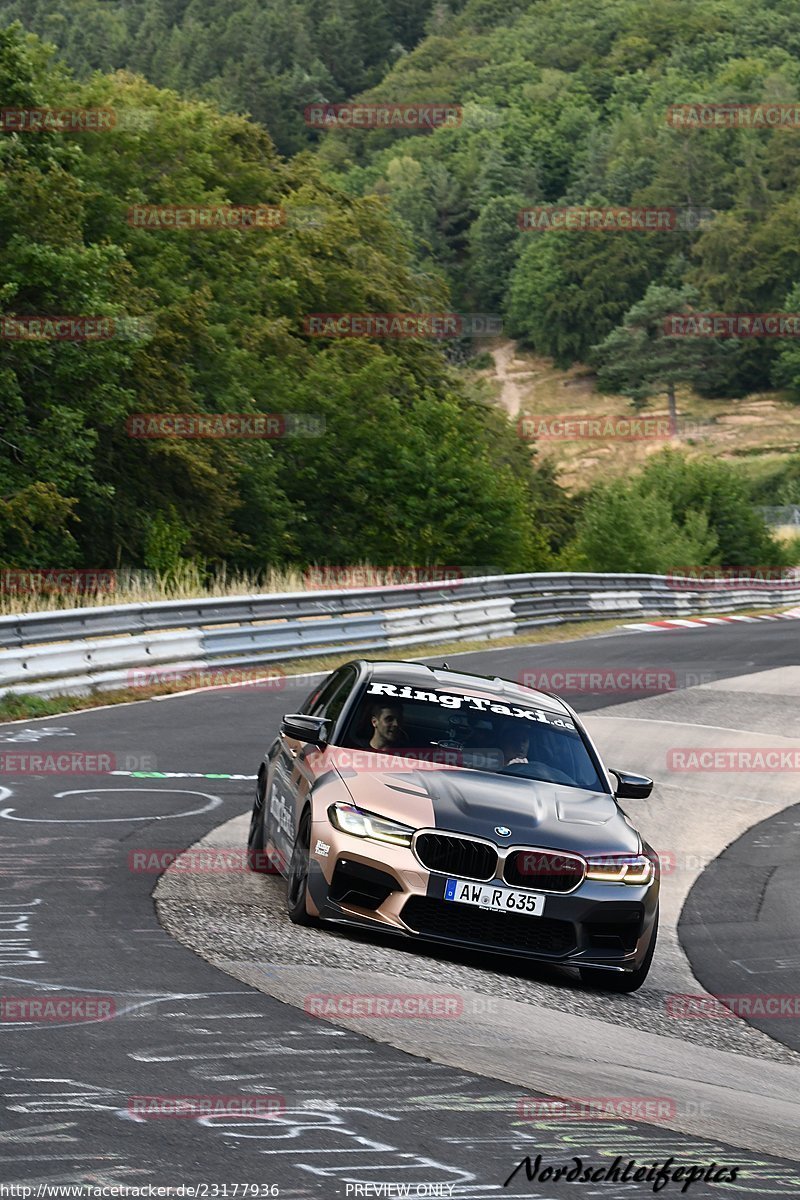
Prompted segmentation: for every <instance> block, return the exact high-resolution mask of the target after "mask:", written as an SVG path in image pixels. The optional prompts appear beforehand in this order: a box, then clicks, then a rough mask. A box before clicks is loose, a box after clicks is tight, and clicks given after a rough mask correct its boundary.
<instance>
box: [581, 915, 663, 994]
mask: <svg viewBox="0 0 800 1200" xmlns="http://www.w3.org/2000/svg"><path fill="white" fill-rule="evenodd" d="M657 934H658V912H656V915H655V920H654V921H653V936H652V937H651V938H650V945H649V946H648V947H647V953H646V954H645V956H644V962H643V963H642V965H641V966H640V967H639V968H638V969H637V970H635V971H625V972H622V971H601V970H599V969H598V968H597V967H580V968H579V969H580V973H581V979H582V981H583V982H584V983H588V984H589V986H590V987H594V988H598V989H599V990H601V991H603V992H635V991H638V989H639V988H640V987H641V986H642V984H643V983H644V981H645V979H647V976H648V973H649V971H650V964H651V963H652V961H653V955H654V953H655V949H656V936H657Z"/></svg>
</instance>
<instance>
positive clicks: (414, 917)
mask: <svg viewBox="0 0 800 1200" xmlns="http://www.w3.org/2000/svg"><path fill="white" fill-rule="evenodd" d="M652 786H653V785H652V780H650V779H647V778H645V777H644V776H641V775H634V774H632V773H630V772H626V771H620V770H608V769H607V768H606V767H605V766H604V764H603V762H602V761H601V759H600V756H599V754H598V752H597V749H596V747H595V746H594V744H593V743H592V740H591V738H590V737H589V735H588V733H587V732H586V730H585V729H584V727H583V725H582V724H581V722H580V720H579V718H578V716H577V715H576V713H575V712H574V711H573V710H572V709H571V708H570V706H569V705H568V704H566V703H565V702H564V701H563V700H559V699H558V698H557V697H556V696H553V695H550V694H548V693H545V692H539V691H534V690H533V689H531V688H526V687H523V686H521V685H519V684H516V683H512V682H510V681H508V680H505V679H497V678H485V677H483V676H479V675H468V674H462V673H459V672H456V671H451V670H449V669H448V668H447V667H441V668H436V667H428V666H424V665H422V664H420V663H410V662H366V661H358V662H351V663H347V664H346V665H345V666H342V667H339V668H338V669H337V670H335V671H333V672H332V673H331V674H330V675H329V676H327V678H325V679H323V680H322V681H321V682H320V683H319V684H318V685H317V686H316V687H315V688H314V690H313V691H312V693H311V695H310V696H308V698H307V699H306V701H305V703H304V704H303V705H302V706H301V708H300V711H299V712H297V713H292V714H289V715H287V716H285V717H284V718H283V722H282V725H281V728H280V730H279V731H278V734H277V736H276V738H275V740H274V741H273V743H272V745H271V746H270V747H269V749H268V751H267V753H266V755H265V756H264V759H263V761H262V763H261V765H260V768H259V771H258V783H257V787H256V796H255V802H254V805H253V814H252V820H251V824H250V835H249V841H248V848H249V854H248V858H249V862H250V865H251V867H252V868H253V869H254V870H257V871H262V872H264V873H266V874H276V873H279V874H282V875H284V876H285V877H286V880H287V906H288V913H289V917H290V918H291V920H292V921H294V922H295V923H296V924H300V925H307V924H319V923H327V922H337V923H340V924H341V923H344V924H348V925H356V926H359V927H361V928H362V929H380V930H382V931H384V932H387V931H388V932H391V933H394V934H397V935H399V936H402V937H406V938H418V939H425V940H429V941H431V942H438V943H446V944H450V945H457V946H461V947H464V948H467V949H469V950H476V949H477V950H485V951H490V952H492V953H494V954H501V955H512V956H514V957H523V958H528V959H535V960H539V961H542V962H549V963H557V964H560V965H562V966H567V967H576V968H577V969H578V970H579V971H580V974H581V977H582V979H583V980H584V982H586V983H588V984H590V985H592V986H595V987H600V988H604V989H605V990H608V991H614V992H631V991H634V990H635V989H636V988H638V987H640V986H641V984H642V983H643V982H644V980H645V978H646V976H647V973H648V971H649V969H650V964H651V961H652V958H653V951H654V949H655V943H656V933H657V928H658V892H659V863H658V856H657V854H656V853H655V851H654V850H653V849H652V847H651V846H649V845H648V844H647V843H646V842H645V841H644V839H643V838H642V836H641V834H639V833H638V832H637V830H636V829H635V828H634V826H633V825H632V823H631V822H630V821H629V820H628V817H627V816H626V814H625V813H624V812H623V810H622V808H621V807H620V803H619V802H620V801H623V800H636V799H644V798H646V797H647V796H649V794H650V791H651V789H652Z"/></svg>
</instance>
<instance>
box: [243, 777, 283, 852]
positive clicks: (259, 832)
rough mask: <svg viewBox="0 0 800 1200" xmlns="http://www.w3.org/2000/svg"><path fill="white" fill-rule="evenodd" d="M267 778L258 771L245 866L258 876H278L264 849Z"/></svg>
mask: <svg viewBox="0 0 800 1200" xmlns="http://www.w3.org/2000/svg"><path fill="white" fill-rule="evenodd" d="M266 795H267V777H266V775H265V774H264V772H263V771H259V774H258V783H257V784H256V795H255V800H254V801H253V815H252V816H251V818H250V832H249V833H248V835H247V865H248V867H249V868H250V870H251V871H257V872H258V873H259V875H279V874H280V872H279V871H278V868H277V867H276V866H275V864H274V863H271V862H270V861H269V860H268V858H267V852H266V850H265V848H264V816H265V812H264V810H265V808H266Z"/></svg>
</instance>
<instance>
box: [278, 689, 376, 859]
mask: <svg viewBox="0 0 800 1200" xmlns="http://www.w3.org/2000/svg"><path fill="white" fill-rule="evenodd" d="M357 674H358V673H357V671H356V669H355V667H353V666H345V667H339V668H338V670H336V671H334V672H333V673H332V674H331V675H330V676H329V677H328V679H327V680H324V681H323V683H322V685H321V687H320V688H319V689H318V690H317V691H316V692H312V693H311V695H310V696H309V697H308V700H307V701H306V702H305V704H304V706H303V708H302V710H301V711H302V712H303V713H305V714H306V715H307V716H311V717H325V718H326V719H327V720H328V721H329V722H330V725H329V728H331V729H332V728H333V725H334V723H335V721H336V719H337V718H338V716H339V713H340V712H341V711H342V708H343V707H344V705H345V702H346V701H347V698H348V697H349V695H350V693H351V691H352V689H353V685H354V684H355V682H356V678H357ZM315 749H316V747H315V746H312V745H307V744H304V743H303V742H301V741H298V740H297V739H296V738H290V737H287V735H286V734H284V733H279V734H278V738H277V739H276V742H275V745H274V747H273V753H272V754H271V761H270V766H269V769H268V774H267V792H266V800H265V803H266V817H265V827H266V831H267V838H268V840H269V841H270V842H272V844H273V846H274V847H275V848H276V849H277V850H278V851H279V853H280V855H281V858H282V860H283V862H282V865H283V866H284V867H285V865H286V864H288V862H289V860H290V858H291V855H292V848H293V846H294V839H295V836H296V833H297V827H298V824H299V822H300V815H301V813H302V811H303V808H304V806H305V803H306V800H307V798H308V795H309V792H310V791H311V789H312V787H313V786H314V783H315V781H316V777H317V773H316V769H315V766H314V762H315V757H314V751H315Z"/></svg>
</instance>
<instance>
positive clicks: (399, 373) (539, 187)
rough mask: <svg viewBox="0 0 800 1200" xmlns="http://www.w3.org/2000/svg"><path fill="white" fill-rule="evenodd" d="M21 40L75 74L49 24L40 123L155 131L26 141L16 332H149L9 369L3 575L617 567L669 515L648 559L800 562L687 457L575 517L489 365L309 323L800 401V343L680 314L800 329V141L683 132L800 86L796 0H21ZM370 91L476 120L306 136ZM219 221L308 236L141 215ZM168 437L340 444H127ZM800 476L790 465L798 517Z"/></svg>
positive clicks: (741, 488)
mask: <svg viewBox="0 0 800 1200" xmlns="http://www.w3.org/2000/svg"><path fill="white" fill-rule="evenodd" d="M15 18H19V20H20V21H21V22H22V23H23V24H24V26H25V27H26V28H27V29H29V30H32V31H33V32H34V34H38V35H41V36H42V37H44V38H45V39H47V40H48V41H50V42H52V43H54V45H55V46H56V48H57V57H56V58H55V59H54V60H51V59H50V58H49V56H48V52H47V51H46V50H45V49H44V46H43V43H42V42H41V41H40V40H39V39H38V38H37V37H33V38H30V37H26V35H25V33H24V32H23V30H22V29H21V27H20V25H15V26H11V27H10V28H9V29H7V30H6V31H5V32H4V33H2V41H1V42H0V79H1V81H2V91H3V95H4V97H5V99H4V103H5V104H7V105H19V106H24V105H28V106H32V105H51V106H59V105H66V104H70V105H83V106H90V107H91V106H99V107H102V106H106V107H111V108H114V109H115V110H118V111H119V112H120V113H121V114H123V115H124V114H126V113H127V115H128V117H129V119H127V120H123V121H121V122H120V124H119V127H118V128H116V129H115V130H114V131H113V132H111V133H109V134H107V135H103V136H102V137H101V136H87V135H85V134H81V135H79V134H75V135H64V134H55V133H38V134H36V135H27V136H23V135H15V134H9V133H4V134H3V135H2V140H0V171H2V181H1V185H0V205H1V206H2V212H3V217H4V218H5V219H4V220H3V223H2V226H1V227H0V245H2V251H3V253H2V268H1V270H2V274H1V275H0V287H2V292H3V311H4V312H5V313H7V314H8V313H11V314H35V313H37V312H57V311H61V312H75V311H84V312H86V311H92V312H95V313H98V314H104V315H108V316H113V317H116V318H118V319H120V320H121V321H123V322H125V321H127V322H129V324H130V327H131V329H132V330H134V331H135V330H139V332H138V333H137V332H134V333H132V334H131V336H130V337H128V338H127V339H125V338H117V339H115V340H113V341H108V342H100V343H96V344H85V345H70V344H64V343H58V344H48V343H41V342H38V343H37V342H28V343H24V344H23V343H20V342H16V343H9V342H5V343H4V344H3V345H2V347H1V348H0V357H1V359H2V367H0V370H1V371H2V375H1V376H0V405H2V409H3V418H4V420H3V427H2V430H1V431H0V563H2V564H8V565H15V566H24V565H38V564H39V563H41V562H51V563H52V562H58V563H60V564H63V565H71V564H78V565H101V564H107V565H118V564H133V565H142V564H144V565H148V564H156V565H159V564H163V563H165V562H169V561H171V560H174V559H175V558H176V557H177V558H180V559H193V560H195V561H199V562H202V563H206V564H211V565H212V566H213V565H215V564H221V565H224V566H231V567H234V568H243V569H259V568H260V567H263V566H264V565H265V564H270V565H272V564H303V563H308V562H325V561H327V562H334V563H342V562H362V561H367V560H369V561H372V562H373V563H375V564H381V563H392V562H417V563H423V564H424V563H432V562H439V563H459V564H474V565H476V566H491V567H493V568H494V569H497V570H506V571H507V570H528V569H543V568H547V567H552V566H553V565H556V564H558V565H561V566H565V567H569V566H570V565H571V564H573V563H575V564H578V563H580V564H582V565H588V566H594V567H595V568H597V567H598V566H599V565H600V564H601V562H602V564H603V565H604V566H605V565H606V564H608V563H610V562H611V559H610V558H609V557H608V539H607V534H606V532H604V530H605V529H606V528H607V527H608V526H604V527H603V530H601V529H600V527H599V526H598V524H597V521H595V523H594V524H592V523H591V522H589V521H588V516H587V514H588V512H589V509H590V508H595V509H597V511H598V513H599V517H598V518H597V520H601V519H607V521H611V524H612V526H613V522H614V521H615V520H618V519H622V518H621V516H620V514H623V513H624V512H625V511H634V510H636V509H637V506H640V505H641V504H642V503H644V505H645V508H646V509H647V505H651V504H652V505H653V506H655V507H653V514H654V515H653V522H652V526H651V527H652V528H658V529H660V530H661V531H662V533H663V536H660V537H659V539H657V546H656V550H655V551H654V554H653V555H650V552H649V550H648V551H647V555H645V552H644V551H642V554H643V555H645V556H649V557H648V561H650V559H651V558H653V560H654V561H655V559H658V561H661V560H663V558H664V552H662V551H663V547H673V548H674V552H675V553H678V551H680V553H681V554H682V555H684V556H686V555H688V554H692V555H694V556H695V557H697V558H698V560H699V561H703V562H720V561H728V560H727V559H725V557H724V555H726V554H728V555H730V554H734V556H735V557H734V560H731V561H739V562H745V563H746V562H765V561H767V560H772V561H776V562H778V561H782V556H783V551H782V550H781V549H780V548H779V547H778V546H777V545H775V543H773V542H772V541H771V540H770V539H769V538H768V537H766V535H765V534H764V531H763V527H761V526H758V523H756V525H757V526H758V527H754V526H751V525H749V524H748V522H747V521H744V519H743V518H742V520H743V524H741V525H740V526H737V528H739V529H741V530H743V531H745V532H744V533H742V537H741V538H739V536H738V534H737V538H735V539H733V538H730V537H728V536H727V534H726V533H725V530H724V528H723V526H724V524H725V522H729V521H730V510H729V509H727V508H726V507H725V506H724V505H720V504H718V503H716V502H713V503H712V501H711V499H709V500H708V501H702V500H701V498H700V492H699V491H698V489H697V488H695V486H694V484H693V483H691V481H690V482H688V483H686V480H687V479H688V478H689V476H688V475H687V476H686V477H685V478H684V477H683V476H681V478H682V479H684V483H685V484H686V487H687V488H688V489H689V492H690V493H691V495H690V499H689V500H687V501H686V502H685V503H684V502H683V501H681V502H680V503H677V502H673V499H674V497H673V492H674V488H673V484H672V482H670V481H671V480H672V479H673V476H674V475H675V468H674V466H673V465H671V464H672V460H671V459H670V458H669V457H668V458H667V459H663V460H661V459H659V461H658V462H657V463H655V464H654V465H653V467H652V470H651V471H650V473H649V474H648V475H646V476H645V477H643V478H642V479H641V480H639V481H638V482H636V483H635V484H634V483H631V485H630V490H629V494H628V499H627V500H624V502H622V501H621V502H620V503H621V504H622V507H619V505H618V506H617V507H614V505H613V504H611V503H610V502H607V499H608V498H607V497H606V495H605V492H602V494H601V492H598V493H596V494H593V495H592V496H591V497H590V504H589V505H587V503H586V500H587V497H586V495H585V494H584V495H577V496H574V497H568V496H567V495H565V493H564V492H563V491H562V489H561V488H559V486H558V484H557V482H556V478H555V475H554V472H553V469H552V468H551V467H550V466H548V465H547V464H546V463H542V462H541V461H540V460H537V456H536V451H535V447H534V448H533V449H532V448H531V446H529V445H526V444H523V443H522V442H521V440H520V438H518V437H517V436H516V433H515V430H514V428H513V426H512V425H511V424H510V423H509V422H508V421H507V420H506V418H505V416H504V414H503V413H502V412H500V411H498V410H497V409H496V407H494V406H493V405H492V403H491V401H490V399H488V398H487V393H486V389H485V388H483V387H482V386H481V383H480V381H479V380H476V378H475V376H474V373H473V372H470V371H469V370H464V369H463V368H462V367H459V366H457V365H456V364H457V363H459V362H463V360H464V359H465V358H466V357H467V356H468V354H469V353H470V352H471V351H474V350H476V349H478V350H479V349H480V346H477V347H474V346H473V347H471V348H470V347H464V346H461V347H456V348H453V347H450V348H449V349H448V350H447V351H445V350H443V348H442V347H441V346H440V345H437V344H435V343H424V342H420V341H415V340H411V341H407V342H404V341H394V342H390V341H385V340H384V341H380V340H363V339H362V340H347V339H345V340H341V341H336V340H320V339H314V338H310V337H308V336H307V334H306V333H305V332H304V327H303V323H304V318H305V317H306V315H307V314H308V313H309V312H314V311H327V312H336V311H350V312H387V311H416V312H420V311H426V310H434V311H444V310H448V309H456V310H458V311H468V312H479V313H481V312H482V313H494V314H501V315H502V317H503V319H504V323H505V330H506V333H508V334H510V335H511V336H512V337H514V338H516V339H518V341H519V343H520V344H521V345H522V346H523V347H527V348H530V349H532V350H534V351H536V352H537V353H538V354H540V355H546V356H550V357H551V358H552V359H554V360H555V362H556V363H557V364H560V365H564V366H566V365H568V364H570V363H573V362H576V361H578V362H585V363H589V364H591V365H592V366H593V367H594V368H596V369H597V370H598V371H599V381H600V384H601V386H604V387H605V386H607V387H609V388H613V390H614V391H615V392H616V393H617V394H618V395H623V396H627V397H628V398H629V399H630V401H631V402H632V403H633V404H639V405H643V404H647V403H648V401H649V398H650V397H652V396H654V395H657V394H659V395H662V394H663V395H674V389H675V386H676V385H677V386H679V385H681V384H682V383H690V384H691V386H693V387H695V388H697V389H698V390H699V391H702V392H704V393H705V394H706V395H709V396H712V397H714V396H720V397H722V396H725V397H736V396H741V395H744V394H746V393H747V392H749V391H752V390H754V389H763V388H767V387H770V386H773V385H775V386H780V387H783V388H784V389H785V394H786V395H788V396H789V397H791V398H794V399H800V365H799V364H800V351H798V349H797V346H796V344H793V343H792V341H791V340H790V339H761V340H755V339H749V340H738V341H737V340H732V339H731V340H726V341H725V342H724V343H723V342H718V341H715V342H714V343H713V344H711V343H708V342H706V343H705V344H704V345H703V346H702V347H698V346H697V345H695V346H692V345H690V344H689V343H686V344H685V345H681V344H678V343H676V342H675V341H674V340H669V339H664V338H662V337H659V336H658V335H657V331H658V328H659V318H660V315H661V313H662V311H666V310H667V309H669V308H670V306H672V307H674V306H675V305H676V304H678V305H680V306H681V310H682V311H687V312H692V311H705V310H712V311H722V312H735V311H744V312H752V311H756V312H759V311H760V312H776V311H793V310H794V309H796V308H797V307H799V306H800V299H799V298H800V238H799V237H798V233H800V199H798V182H799V181H800V130H798V129H792V128H789V129H774V130H764V129H752V130H747V129H736V128H726V129H686V128H673V127H671V126H670V125H669V124H668V123H667V119H666V114H667V110H668V109H669V107H670V106H671V105H675V104H688V103H695V102H703V101H708V102H721V101H737V102H757V101H770V102H772V101H781V102H785V103H791V102H793V101H794V100H795V99H796V98H797V97H798V96H800V31H798V29H797V23H796V13H795V9H794V6H793V5H791V4H790V3H789V2H788V0H776V2H774V3H773V2H770V3H766V2H764V0H757V2H756V3H751V4H746V3H745V2H744V0H700V2H699V3H692V4H689V3H688V2H687V0H655V2H648V3H644V2H641V0H613V2H611V3H607V4H603V5H600V6H598V5H596V4H594V3H589V0H568V2H567V3H563V2H561V0H535V2H533V0H531V2H527V3H526V2H523V0H467V2H466V3H464V4H463V5H462V4H450V5H449V6H447V5H444V4H437V5H435V6H434V5H432V4H430V3H428V0H424V2H423V0H419V2H417V3H413V4H410V5H406V4H402V3H401V2H400V0H379V2H378V3H373V2H372V0H369V2H367V0H337V2H336V3H334V4H333V5H328V6H326V7H325V9H324V11H322V12H321V10H319V9H318V8H317V7H316V6H315V7H313V8H312V6H311V5H310V4H308V0H294V3H290V4H285V5H284V4H278V3H277V2H276V0H264V2H262V0H232V2H231V3H228V4H222V3H220V2H219V0H131V2H126V3H122V2H121V0H30V2H29V3H26V4H25V5H23V4H21V2H20V0H0V19H2V21H3V22H4V23H5V22H8V21H11V20H14V19H15ZM93 72H96V73H93ZM108 72H116V73H114V74H109V73H108ZM168 89H174V90H168ZM355 95H357V96H359V97H361V98H364V99H373V100H381V101H447V102H448V103H454V104H459V105H461V106H462V107H463V119H462V120H461V123H460V124H458V125H456V126H454V127H449V128H440V129H436V130H434V131H432V132H428V133H424V134H420V133H415V132H411V131H408V132H398V131H396V130H391V131H388V130H376V131H371V132H370V131H355V130H351V131H329V132H325V133H319V132H314V131H311V130H309V129H308V128H307V126H306V125H305V123H304V121H303V115H302V114H303V108H304V106H305V105H306V104H308V103H310V102H312V101H319V100H323V101H330V102H336V101H338V100H341V99H345V98H347V97H352V96H355ZM242 113H249V114H251V117H247V116H245V115H241V114H242ZM199 203H200V204H201V203H207V204H226V203H229V204H273V205H280V206H282V207H284V208H285V209H286V211H287V212H288V213H289V214H290V217H292V214H294V217H293V218H292V219H290V220H289V221H288V222H287V223H286V224H285V225H284V226H283V227H281V228H279V229H275V230H271V231H269V232H260V231H250V232H246V233H243V232H239V231H230V230H228V231H206V232H204V233H203V234H202V236H200V235H195V236H190V235H187V234H185V233H178V232H167V231H164V230H159V231H152V230H148V229H142V228H132V227H131V226H130V225H129V224H128V222H127V221H126V212H127V209H128V207H129V206H130V205H133V204H199ZM534 205H602V206H623V205H637V206H659V207H669V208H675V209H677V210H678V212H679V214H680V217H681V219H680V221H679V224H678V228H676V229H674V230H669V231H663V232H657V233H650V232H641V231H631V232H615V233H611V232H591V231H587V232H581V231H571V230H569V231H567V230H562V231H558V230H555V231H549V232H534V231H521V230H520V228H519V225H518V213H519V211H520V209H522V208H525V207H530V206H534ZM295 218H296V219H295ZM137 322H138V324H137ZM158 411H166V412H197V411H200V412H217V413H222V412H240V413H241V412H244V413H247V412H253V413H256V412H261V413H271V412H272V413H274V412H282V413H296V414H309V413H311V414H315V415H316V416H317V417H319V418H321V419H322V420H324V422H325V434H324V436H322V437H304V436H301V435H297V436H289V437H286V438H283V439H281V440H280V441H276V442H263V441H262V442H255V441H239V442H236V441H187V440H152V441H138V442H135V441H132V440H131V439H130V438H129V437H127V435H126V432H125V421H126V419H127V417H128V416H130V414H132V413H136V412H158ZM687 470H688V467H687ZM662 476H663V479H662ZM796 476H797V471H796V470H795V469H794V467H793V466H791V465H790V466H787V468H786V470H785V472H784V474H783V475H782V476H781V480H782V482H781V487H782V488H783V490H784V494H787V495H788V494H791V495H794V490H793V489H794V486H795V485H794V482H793V481H794V480H795V479H796ZM704 478H705V477H704ZM681 486H682V487H683V486H684V484H683V483H682V484H681ZM748 487H749V484H747V482H746V481H745V480H743V479H742V478H741V477H740V476H739V475H738V474H737V472H736V471H735V470H734V469H733V468H730V469H729V468H725V473H724V478H723V477H720V478H719V479H717V478H716V477H715V482H714V488H713V490H714V495H717V496H718V495H719V494H721V493H722V492H726V491H727V492H730V496H731V497H732V499H731V503H732V504H734V503H735V505H739V508H738V509H737V511H740V510H741V506H742V505H745V506H746V505H747V504H749V503H751V502H752V501H753V500H755V499H758V500H760V501H761V502H762V503H763V502H765V490H766V485H765V484H764V483H763V480H762V492H761V494H758V495H757V493H756V491H753V490H752V489H751V490H750V491H748ZM637 489H638V491H637ZM645 496H646V497H648V499H647V500H646V501H643V499H642V498H643V497H645ZM671 497H672V498H671ZM769 499H770V497H769V496H768V495H767V496H766V500H769ZM595 502H596V503H595ZM625 504H627V505H628V508H627V509H626V508H625ZM604 506H605V507H604ZM642 511H643V510H642ZM647 511H650V510H649V509H647ZM741 511H743V510H741ZM604 513H605V514H606V518H603V514H604ZM615 514H616V515H615ZM720 514H722V515H720ZM720 522H721V523H722V524H720ZM641 525H642V523H641V522H638V525H637V523H636V522H634V524H633V526H632V527H637V528H638V527H639V526H641ZM748 529H750V531H751V534H752V537H751V536H750V534H747V532H746V531H747V530H748ZM643 536H644V534H643ZM748 538H749V539H750V540H749V541H748ZM765 538H766V540H764V539H765ZM651 541H652V539H651ZM659 545H660V546H661V548H662V551H659V552H658V553H656V551H657V550H658V546H659ZM593 546H595V550H593V548H592V547H593ZM636 553H637V552H636V548H635V546H632V547H631V546H629V547H628V548H627V549H626V550H625V553H624V554H622V551H620V553H619V554H618V556H617V559H618V561H617V564H616V565H617V567H619V566H620V565H621V561H622V558H624V559H625V561H626V562H628V561H630V562H634V561H636ZM721 556H722V557H721ZM640 557H642V556H640ZM611 558H612V559H613V554H612V555H611ZM684 561H685V557H684ZM666 566H667V567H668V566H669V563H667V564H666ZM652 569H654V568H652Z"/></svg>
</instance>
